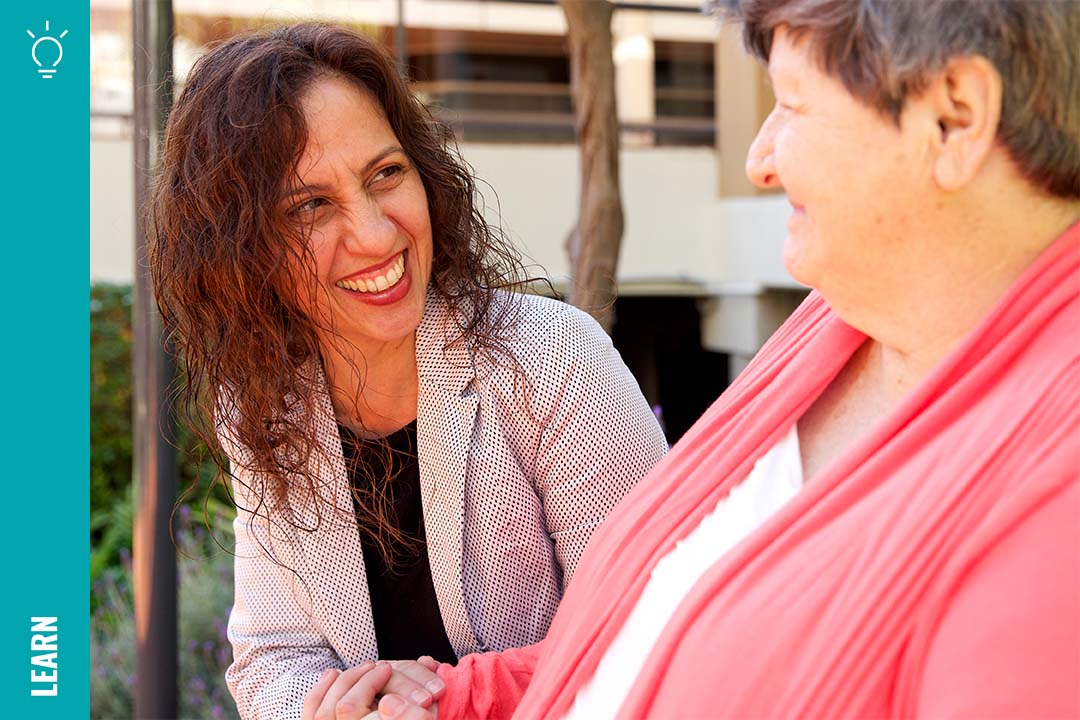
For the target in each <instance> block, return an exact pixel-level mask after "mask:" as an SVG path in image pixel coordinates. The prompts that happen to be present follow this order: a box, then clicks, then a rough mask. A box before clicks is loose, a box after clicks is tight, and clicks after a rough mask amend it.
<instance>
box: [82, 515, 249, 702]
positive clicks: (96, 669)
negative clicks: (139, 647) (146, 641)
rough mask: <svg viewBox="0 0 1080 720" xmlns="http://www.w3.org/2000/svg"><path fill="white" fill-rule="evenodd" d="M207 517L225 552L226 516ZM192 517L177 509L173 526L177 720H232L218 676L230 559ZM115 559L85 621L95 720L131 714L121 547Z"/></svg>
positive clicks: (223, 660) (132, 673) (125, 566)
mask: <svg viewBox="0 0 1080 720" xmlns="http://www.w3.org/2000/svg"><path fill="white" fill-rule="evenodd" d="M185 507H186V506H185ZM211 512H212V519H213V525H214V527H215V533H214V535H215V536H216V540H217V541H220V542H221V543H222V544H223V545H225V547H227V548H231V547H232V531H231V529H229V517H228V514H227V513H228V510H227V509H223V508H214V509H212V511H211ZM192 515H193V514H192V513H191V511H190V509H185V508H181V510H180V511H179V512H178V513H177V522H176V528H177V531H176V539H177V546H178V548H179V550H180V553H179V555H178V557H177V576H178V582H179V585H180V597H179V625H178V631H177V634H178V639H177V643H178V649H179V666H180V676H179V678H178V679H177V682H178V692H179V704H180V707H179V708H178V710H179V717H181V718H190V719H192V720H219V719H222V720H224V719H225V718H230V719H231V718H237V717H238V715H237V712H236V705H235V704H234V703H233V700H232V697H231V696H230V695H229V690H228V688H227V687H226V685H225V669H226V668H227V667H228V665H229V662H230V661H231V660H232V650H231V648H230V646H229V642H228V639H227V638H226V636H225V624H226V622H227V620H228V612H229V608H230V607H231V605H232V575H233V566H232V560H233V556H232V555H231V554H230V553H229V552H226V551H223V550H222V549H220V548H219V547H218V546H217V542H216V541H215V539H214V538H212V537H211V536H210V534H209V533H207V531H206V530H205V528H203V526H202V523H201V520H199V519H198V517H199V516H195V519H193V517H192ZM119 556H120V558H121V564H120V566H119V567H108V568H106V569H105V570H104V571H103V572H102V574H101V577H100V578H99V579H98V581H97V582H96V583H95V585H94V587H93V590H94V592H95V594H96V595H97V596H98V598H99V602H98V606H97V608H96V610H95V611H94V612H93V614H92V615H91V617H90V667H91V674H90V717H91V718H101V719H102V720H105V719H108V720H114V719H115V718H130V717H133V715H134V705H133V700H132V689H133V687H134V685H135V682H136V679H137V674H138V672H137V670H136V669H135V631H134V607H133V604H132V594H131V562H130V558H131V554H130V552H129V551H128V550H127V549H126V548H122V549H121V550H120V552H119Z"/></svg>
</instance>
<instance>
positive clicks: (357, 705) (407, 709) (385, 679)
mask: <svg viewBox="0 0 1080 720" xmlns="http://www.w3.org/2000/svg"><path fill="white" fill-rule="evenodd" d="M438 667H439V663H438V661H436V660H434V659H432V658H430V657H427V656H424V657H422V658H420V659H419V660H417V661H412V660H395V661H385V660H383V661H380V662H377V663H376V662H372V661H370V660H368V661H365V662H362V663H360V664H359V665H357V666H355V667H351V668H349V669H348V670H344V671H342V670H338V669H336V668H332V669H329V670H327V671H326V672H324V673H323V675H322V677H320V678H319V682H318V683H316V685H315V687H313V688H312V689H311V691H310V692H308V694H307V697H305V698H304V707H303V711H302V713H301V718H302V720H380V719H381V718H393V720H435V718H436V717H437V714H438V711H437V706H436V703H437V701H438V699H439V698H440V697H442V695H443V693H444V692H445V690H446V685H445V684H444V683H443V681H442V680H440V679H439V676H438V675H436V674H435V671H436V670H437V669H438ZM380 698H381V699H380ZM376 703H378V705H377V706H376Z"/></svg>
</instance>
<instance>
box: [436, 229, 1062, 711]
mask: <svg viewBox="0 0 1080 720" xmlns="http://www.w3.org/2000/svg"><path fill="white" fill-rule="evenodd" d="M864 339H865V337H864V336H863V335H862V334H861V333H859V332H857V331H856V330H854V329H852V328H851V327H850V326H848V325H846V324H845V323H844V322H843V321H841V320H840V318H839V317H837V316H836V314H835V313H833V312H832V311H831V310H830V309H829V308H828V307H827V306H826V305H825V303H824V302H823V301H822V299H821V298H820V297H819V296H818V295H816V294H815V295H813V296H811V297H810V298H809V299H808V300H807V301H806V303H804V304H803V306H802V307H801V308H800V309H799V310H798V311H797V312H796V313H795V314H794V315H793V316H792V318H791V319H790V320H789V321H788V322H787V323H785V325H784V326H783V327H782V328H781V329H780V330H779V331H777V333H776V335H775V336H774V337H773V338H772V339H771V340H770V341H769V343H768V344H767V345H766V346H765V347H764V348H763V349H762V350H761V352H760V353H759V354H758V356H757V357H756V358H755V359H754V361H753V362H752V363H751V364H750V366H749V367H748V368H747V370H746V372H744V373H743V374H742V375H741V376H740V377H739V378H738V380H737V381H736V382H735V383H734V384H733V385H732V386H731V388H730V389H729V390H728V391H727V392H725V393H724V394H723V396H721V398H720V399H719V400H718V401H717V402H716V403H715V404H714V405H713V406H712V407H711V408H710V409H709V411H708V412H707V413H706V414H705V415H704V416H703V417H702V419H701V420H700V421H699V422H698V423H697V424H696V425H695V426H694V428H693V429H691V431H690V432H689V433H688V434H687V436H686V437H685V438H684V439H683V440H682V441H681V442H680V443H679V444H678V445H677V446H676V447H675V448H674V449H673V450H672V452H671V453H670V454H669V455H668V457H667V459H666V460H665V461H663V462H662V463H661V464H660V465H658V466H657V467H656V468H655V469H654V470H653V472H652V473H651V474H650V475H649V476H647V477H646V479H644V480H643V481H642V482H641V483H640V484H639V485H638V487H637V489H636V490H635V491H634V492H633V493H632V494H630V495H628V496H627V497H626V498H625V499H624V501H623V502H622V504H620V505H619V507H618V508H617V509H616V510H615V512H614V513H613V514H612V515H611V516H610V517H609V518H608V520H607V522H606V523H605V524H604V525H603V526H602V527H601V528H600V530H599V531H598V532H597V533H596V534H595V535H594V537H593V540H592V543H591V544H590V545H589V547H588V549H587V550H586V553H585V555H584V556H583V557H582V560H581V565H580V567H579V569H578V573H577V576H576V577H575V578H574V582H573V583H572V584H571V585H570V587H569V591H568V594H567V595H566V597H565V599H564V601H563V604H562V606H561V607H560V609H559V611H558V613H557V615H556V617H555V620H554V623H553V625H552V627H551V631H550V633H549V635H548V637H547V639H546V640H545V641H543V642H542V643H541V644H539V645H534V646H531V647H528V648H522V649H520V650H513V651H508V652H505V653H501V654H499V653H488V654H484V655H472V656H468V657H466V658H464V659H462V660H461V662H460V663H459V664H458V666H457V667H450V666H443V667H442V668H441V669H440V671H439V673H440V675H441V676H442V677H443V678H444V679H445V680H446V681H447V684H448V691H447V695H446V697H445V698H444V699H443V700H442V701H441V702H440V704H439V717H440V719H441V720H446V719H448V718H457V717H466V718H498V717H508V716H510V715H511V714H513V713H515V711H516V715H515V717H520V718H540V717H544V718H548V717H552V718H559V717H561V716H562V715H563V714H564V713H565V712H566V711H567V709H568V708H569V707H570V705H571V704H572V703H573V700H574V697H575V694H576V692H577V690H578V688H579V687H581V685H582V684H583V683H585V682H586V681H587V680H588V679H589V678H590V677H591V676H592V674H593V671H594V669H595V668H596V665H597V663H598V662H599V660H600V658H601V657H602V656H603V654H604V652H605V650H606V649H607V647H608V644H609V643H610V642H611V640H612V639H613V638H614V636H615V634H616V633H617V632H618V631H619V629H620V628H621V627H622V624H623V622H624V620H625V619H626V617H627V615H628V614H629V613H630V610H631V609H632V608H633V606H634V604H635V602H636V601H637V598H638V595H639V594H640V592H641V590H642V588H643V586H644V585H645V582H646V580H647V578H648V576H649V573H650V571H651V569H652V568H653V566H654V565H655V564H656V562H657V560H659V559H660V558H661V557H663V556H664V555H665V554H667V553H668V551H670V550H671V549H672V547H673V545H674V543H675V542H676V541H677V540H679V539H680V538H682V537H684V536H685V535H686V534H687V533H689V532H690V530H691V529H692V528H694V527H695V526H697V524H698V523H699V522H700V521H701V519H702V517H703V515H704V514H705V513H707V512H708V511H709V510H711V509H712V508H713V507H714V506H715V505H716V503H717V501H718V500H719V499H720V498H721V497H723V495H724V494H725V493H727V492H728V491H729V490H730V489H731V488H732V487H733V486H734V485H735V484H737V483H738V482H740V481H741V480H742V479H743V478H744V477H745V476H746V475H747V473H748V472H749V471H750V468H751V466H752V465H753V463H754V461H755V460H757V458H759V457H760V456H761V455H762V454H763V453H765V452H766V451H767V449H768V448H769V447H771V446H772V445H773V444H774V443H776V442H777V440H779V439H780V437H781V436H782V434H783V433H784V432H785V431H786V430H787V429H788V428H790V427H791V425H792V424H793V423H794V422H795V421H796V420H797V418H799V416H800V415H801V414H802V413H803V412H804V411H805V410H806V409H807V408H808V407H809V406H810V404H811V403H812V402H813V401H814V399H815V398H816V397H817V396H818V395H819V394H820V393H821V391H822V390H823V389H824V388H825V387H826V386H827V385H828V384H829V382H830V380H832V378H833V377H834V376H835V375H836V373H837V372H839V370H840V369H841V368H842V367H843V366H844V364H845V363H846V362H847V360H848V358H849V357H850V356H851V354H852V353H853V352H854V351H855V349H856V348H857V347H858V346H859V345H860V344H861V343H862V342H863V340H864ZM619 714H620V717H627V718H640V717H657V718H660V717H671V718H691V717H694V718H696V717H728V718H751V717H753V718H764V717H777V718H795V717H806V718H822V717H839V716H843V717H856V716H857V717H912V716H920V715H921V716H931V717H946V716H969V717H976V716H978V717H989V716H998V717H1001V716H1013V717H1015V716H1025V717H1036V716H1038V717H1076V716H1077V715H1080V225H1074V226H1073V227H1072V228H1070V229H1069V230H1068V231H1067V232H1066V233H1065V235H1064V236H1063V237H1061V238H1060V239H1059V240H1058V241H1057V242H1056V243H1055V244H1054V245H1053V246H1052V247H1051V248H1050V249H1048V250H1047V251H1046V252H1044V253H1043V254H1042V256H1041V257H1040V258H1039V259H1038V260H1037V261H1036V262H1035V263H1034V264H1033V266H1032V267H1030V268H1029V269H1028V270H1027V271H1026V272H1025V273H1024V275H1023V276H1022V277H1021V278H1020V279H1019V280H1018V281H1017V282H1016V283H1015V285H1014V286H1013V287H1012V288H1011V289H1010V290H1009V292H1008V293H1007V294H1006V295H1005V296H1004V297H1003V298H1002V299H1001V300H1000V301H999V302H998V303H997V304H996V306H995V307H994V308H993V310H992V311H991V312H990V313H989V314H988V315H987V316H986V317H985V318H984V319H983V320H982V321H981V322H980V323H979V325H978V326H977V327H976V328H975V329H974V330H973V331H972V332H971V333H970V334H969V336H968V337H967V338H965V339H964V341H963V342H962V343H961V344H960V345H959V346H958V347H956V348H955V349H954V350H953V351H952V352H951V353H950V354H949V356H948V357H947V358H946V359H945V360H943V361H942V362H941V363H940V364H939V366H938V367H937V368H935V369H934V370H933V371H932V372H931V374H930V375H929V376H927V377H926V378H925V379H924V380H923V381H922V382H921V384H920V385H919V386H918V387H917V388H916V389H915V390H914V391H913V392H911V393H910V394H909V396H907V397H906V398H905V399H904V400H903V401H902V402H901V404H900V405H899V406H897V407H896V408H894V409H893V410H892V411H891V412H890V414H889V415H888V416H887V417H886V418H885V419H883V420H882V421H881V422H879V423H878V424H877V425H876V426H875V427H873V428H871V429H870V430H869V431H868V432H867V433H866V434H865V436H864V437H861V438H860V439H859V440H858V441H857V442H856V443H855V444H854V445H853V446H852V447H850V448H849V449H848V450H847V451H846V452H845V453H844V454H843V455H842V456H841V457H839V458H837V459H836V461H835V462H833V463H832V464H831V466H830V467H829V468H828V469H826V470H825V471H823V472H822V473H821V474H820V475H819V476H818V477H816V478H815V479H814V480H813V481H812V482H810V483H809V484H808V485H806V487H805V488H804V489H803V490H802V491H801V492H800V493H799V495H797V496H796V497H795V498H794V499H793V500H792V501H791V502H790V503H788V504H787V505H786V506H784V507H783V508H781V509H780V510H779V511H778V512H777V513H776V514H775V515H773V516H772V517H771V518H769V519H768V520H767V521H766V522H765V523H764V524H763V525H761V526H760V527H759V528H758V529H757V530H756V531H754V532H753V533H751V534H750V535H749V536H748V537H747V538H746V539H744V541H743V542H742V543H740V544H739V545H737V546H736V547H735V548H734V549H733V550H732V551H731V552H729V553H728V554H727V555H725V556H724V557H723V558H722V559H721V560H719V561H718V562H717V563H716V564H715V565H714V566H713V567H712V568H711V569H710V570H709V571H707V572H706V574H705V575H704V576H703V577H702V579H701V580H700V581H699V582H698V583H697V585H696V586H695V587H694V589H693V590H692V591H691V592H690V594H689V595H688V596H687V597H686V599H685V600H684V601H683V603H682V604H681V606H680V607H679V608H678V610H677V611H676V613H675V615H674V616H673V617H672V618H671V620H670V622H669V623H668V625H667V627H666V629H665V630H664V632H663V634H662V635H661V636H660V639H659V640H658V641H657V645H656V647H655V648H654V649H653V652H652V654H651V656H650V658H649V660H648V661H647V662H646V665H645V667H644V668H643V670H642V672H641V674H640V675H639V677H638V679H637V681H636V683H635V685H634V687H633V689H632V691H631V693H630V694H629V696H628V697H627V698H626V700H625V702H624V704H623V706H622V708H621V711H620V713H619Z"/></svg>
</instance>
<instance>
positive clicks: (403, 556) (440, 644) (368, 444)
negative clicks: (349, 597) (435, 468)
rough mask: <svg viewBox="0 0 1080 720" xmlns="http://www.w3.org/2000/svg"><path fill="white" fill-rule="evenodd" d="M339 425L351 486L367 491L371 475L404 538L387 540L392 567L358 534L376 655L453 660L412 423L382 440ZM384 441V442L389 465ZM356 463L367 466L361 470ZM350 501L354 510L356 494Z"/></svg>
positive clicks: (368, 538) (369, 540)
mask: <svg viewBox="0 0 1080 720" xmlns="http://www.w3.org/2000/svg"><path fill="white" fill-rule="evenodd" d="M340 430H341V439H342V447H343V449H344V451H345V466H346V467H347V468H348V469H349V480H350V482H351V483H352V486H353V488H354V489H360V493H361V495H367V494H369V493H370V492H371V490H370V488H371V483H372V480H371V479H370V478H372V477H373V478H376V479H377V483H376V486H377V488H378V489H379V490H381V491H384V492H385V491H389V492H388V496H389V497H390V498H391V501H390V502H391V503H392V507H393V515H392V519H396V521H397V522H396V525H397V527H398V528H399V529H400V531H401V534H402V535H404V536H405V537H406V538H407V540H406V541H405V542H404V543H403V542H400V541H397V542H395V541H394V540H393V539H388V540H387V542H388V544H389V546H390V555H391V558H392V561H391V562H392V566H388V565H387V562H386V558H385V557H384V556H383V553H381V552H380V551H379V548H378V546H377V545H376V544H375V542H374V541H373V540H372V539H371V538H370V537H368V536H367V535H366V534H365V533H360V542H361V545H362V546H363V549H364V566H365V568H366V570H367V581H368V591H369V592H370V593H371V614H372V615H373V616H374V620H375V638H376V641H377V642H378V645H379V657H380V658H385V659H387V660H415V659H416V658H418V657H420V656H421V655H430V656H431V657H433V658H435V659H436V660H438V661H440V662H447V663H456V662H457V655H456V654H455V653H454V648H453V646H451V645H450V640H449V639H448V638H447V637H446V628H445V627H444V626H443V620H442V615H441V614H440V613H439V602H438V599H437V598H436V596H435V585H434V584H433V583H432V580H431V566H430V565H429V563H428V554H427V536H426V533H425V531H424V510H423V507H422V506H421V502H420V465H419V463H418V462H417V459H416V422H415V421H414V422H412V423H410V424H409V425H406V426H405V427H403V428H402V429H401V430H398V431H397V432H396V433H394V434H392V435H389V436H387V437H386V438H384V440H382V441H380V440H364V439H362V438H360V437H359V436H357V435H356V434H355V433H353V432H352V431H351V430H349V429H348V428H346V427H340ZM384 443H389V445H390V457H389V460H390V467H389V468H387V467H386V460H387V454H386V446H385V444H384ZM360 467H367V468H369V469H370V471H369V472H367V473H361V472H359V468H360ZM387 478H390V479H389V480H388V479H387ZM361 488H366V490H364V489H361ZM353 503H354V505H357V510H358V512H359V503H358V501H357V499H356V493H354V494H353Z"/></svg>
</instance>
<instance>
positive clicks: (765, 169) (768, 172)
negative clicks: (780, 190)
mask: <svg viewBox="0 0 1080 720" xmlns="http://www.w3.org/2000/svg"><path fill="white" fill-rule="evenodd" d="M776 125H777V112H776V109H775V108H774V109H773V111H772V112H770V113H769V116H768V117H767V118H765V122H764V123H762V124H761V129H760V130H758V134H757V136H756V137H755V138H754V142H752V143H750V151H749V152H748V153H747V154H746V177H748V178H750V182H752V183H754V185H756V186H757V187H759V188H761V189H762V190H769V189H771V188H777V187H780V179H779V177H777V174H776V162H775V155H774V152H773V149H774V142H773V141H774V140H775V138H776Z"/></svg>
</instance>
